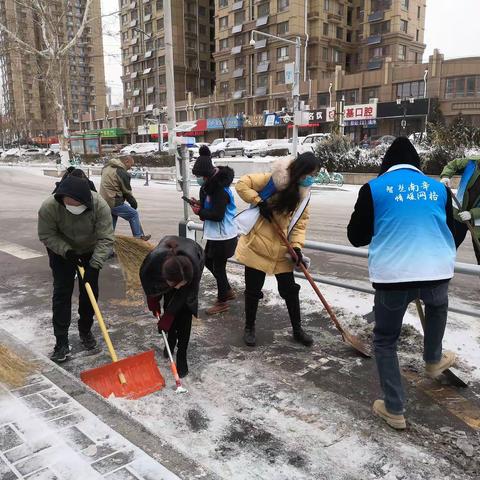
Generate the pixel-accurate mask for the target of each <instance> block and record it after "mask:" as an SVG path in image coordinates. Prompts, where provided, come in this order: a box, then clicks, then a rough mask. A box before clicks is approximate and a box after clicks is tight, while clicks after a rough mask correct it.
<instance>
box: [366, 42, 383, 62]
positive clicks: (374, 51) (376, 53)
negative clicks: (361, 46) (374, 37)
mask: <svg viewBox="0 0 480 480" xmlns="http://www.w3.org/2000/svg"><path fill="white" fill-rule="evenodd" d="M368 53H369V58H370V59H372V58H381V57H384V56H385V55H388V45H386V46H384V47H375V48H371V49H370V50H369V52H368Z"/></svg>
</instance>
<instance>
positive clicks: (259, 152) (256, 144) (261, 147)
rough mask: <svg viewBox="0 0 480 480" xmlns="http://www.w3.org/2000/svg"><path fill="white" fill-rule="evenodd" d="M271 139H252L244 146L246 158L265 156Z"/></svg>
mask: <svg viewBox="0 0 480 480" xmlns="http://www.w3.org/2000/svg"><path fill="white" fill-rule="evenodd" d="M272 142H273V140H253V141H252V142H250V144H249V145H247V146H246V147H245V150H244V154H245V156H247V157H248V158H252V157H258V156H260V157H266V156H267V155H268V150H269V147H270V145H271V144H272Z"/></svg>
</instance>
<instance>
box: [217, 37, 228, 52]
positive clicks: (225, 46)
mask: <svg viewBox="0 0 480 480" xmlns="http://www.w3.org/2000/svg"><path fill="white" fill-rule="evenodd" d="M218 46H219V50H220V51H222V50H228V38H222V39H221V40H219V42H218Z"/></svg>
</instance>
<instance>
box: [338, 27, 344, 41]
mask: <svg viewBox="0 0 480 480" xmlns="http://www.w3.org/2000/svg"><path fill="white" fill-rule="evenodd" d="M337 38H338V39H339V40H343V28H340V27H337Z"/></svg>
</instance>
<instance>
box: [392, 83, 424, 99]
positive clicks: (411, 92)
mask: <svg viewBox="0 0 480 480" xmlns="http://www.w3.org/2000/svg"><path fill="white" fill-rule="evenodd" d="M396 90H397V98H402V99H403V98H423V93H424V90H425V83H424V82H423V81H422V80H420V81H418V82H405V83H397V85H396Z"/></svg>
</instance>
